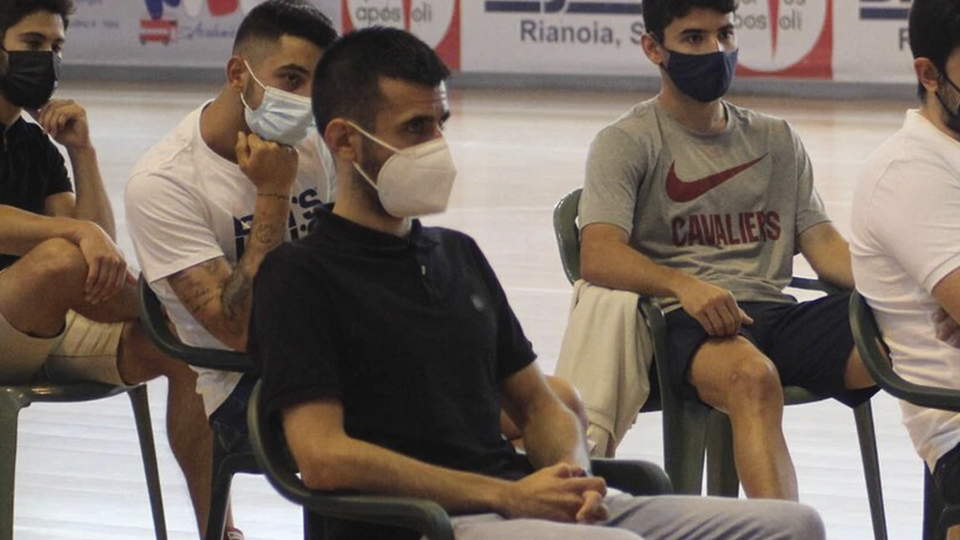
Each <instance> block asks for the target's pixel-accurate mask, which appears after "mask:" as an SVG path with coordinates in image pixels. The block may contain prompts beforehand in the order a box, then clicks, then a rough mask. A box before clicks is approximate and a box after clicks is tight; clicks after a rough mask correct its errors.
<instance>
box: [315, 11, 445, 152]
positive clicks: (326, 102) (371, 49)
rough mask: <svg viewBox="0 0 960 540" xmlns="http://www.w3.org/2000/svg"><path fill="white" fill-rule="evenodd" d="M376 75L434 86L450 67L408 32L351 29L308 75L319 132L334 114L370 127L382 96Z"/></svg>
mask: <svg viewBox="0 0 960 540" xmlns="http://www.w3.org/2000/svg"><path fill="white" fill-rule="evenodd" d="M381 77H386V78H390V79H400V80H402V81H406V82H410V83H414V84H419V85H422V86H427V87H430V88H434V87H436V86H439V85H440V83H442V82H443V81H445V80H446V79H447V78H448V77H450V70H449V69H448V68H447V66H445V65H444V64H443V61H442V60H440V57H439V56H437V53H435V52H434V51H433V49H431V48H430V46H429V45H427V44H426V43H424V42H422V41H420V40H419V39H418V38H417V37H416V36H414V35H413V34H410V33H409V32H405V31H403V30H398V29H395V28H385V27H382V26H373V27H370V28H364V29H362V30H357V31H356V32H351V33H349V34H347V35H345V36H343V37H342V38H340V39H339V40H338V41H337V42H336V43H334V44H333V46H331V47H330V48H329V49H328V50H327V52H326V53H325V54H324V55H323V58H322V59H321V60H320V64H318V65H317V71H316V73H314V76H313V96H312V98H313V116H314V118H315V119H316V121H317V129H319V130H320V133H323V132H324V130H326V129H327V124H328V123H330V120H333V119H334V118H338V117H345V118H350V119H353V120H355V121H356V122H358V123H359V124H360V125H361V126H362V127H364V128H365V129H371V130H372V129H373V125H372V124H373V121H374V119H375V118H376V114H377V112H378V111H379V110H380V106H381V102H382V101H383V95H382V94H381V93H380V78H381Z"/></svg>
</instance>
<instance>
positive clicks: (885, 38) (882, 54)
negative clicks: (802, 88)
mask: <svg viewBox="0 0 960 540" xmlns="http://www.w3.org/2000/svg"><path fill="white" fill-rule="evenodd" d="M909 14H910V0H841V1H839V2H838V3H837V14H836V21H837V24H836V26H837V34H838V36H839V38H840V39H838V40H837V44H836V48H835V50H834V54H833V59H834V60H833V61H834V65H836V75H835V77H834V79H835V80H838V81H852V82H860V81H869V82H884V83H887V82H907V83H909V82H914V81H916V80H917V78H916V75H914V72H913V54H911V52H910V38H909V34H908V32H907V16H908V15H909Z"/></svg>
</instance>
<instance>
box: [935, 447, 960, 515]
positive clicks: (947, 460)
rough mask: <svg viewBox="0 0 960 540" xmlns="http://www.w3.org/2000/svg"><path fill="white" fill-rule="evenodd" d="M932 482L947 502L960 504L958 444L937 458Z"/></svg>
mask: <svg viewBox="0 0 960 540" xmlns="http://www.w3.org/2000/svg"><path fill="white" fill-rule="evenodd" d="M933 483H934V484H935V485H936V486H937V489H938V490H940V496H942V497H943V500H944V501H946V503H947V504H960V445H957V446H955V447H954V448H953V450H950V451H949V452H947V453H946V454H944V455H942V456H940V459H938V460H937V468H936V469H934V470H933Z"/></svg>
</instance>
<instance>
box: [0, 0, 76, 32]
mask: <svg viewBox="0 0 960 540" xmlns="http://www.w3.org/2000/svg"><path fill="white" fill-rule="evenodd" d="M3 3H4V5H3V9H2V10H0V36H3V35H5V34H6V33H7V30H9V29H10V27H11V26H14V25H16V24H17V23H19V22H20V21H22V20H23V19H24V18H26V17H27V16H28V15H33V14H34V13H36V12H38V11H49V12H50V13H53V14H54V15H59V16H60V18H61V19H63V27H64V28H66V27H67V26H70V16H71V15H73V10H74V6H73V0H3Z"/></svg>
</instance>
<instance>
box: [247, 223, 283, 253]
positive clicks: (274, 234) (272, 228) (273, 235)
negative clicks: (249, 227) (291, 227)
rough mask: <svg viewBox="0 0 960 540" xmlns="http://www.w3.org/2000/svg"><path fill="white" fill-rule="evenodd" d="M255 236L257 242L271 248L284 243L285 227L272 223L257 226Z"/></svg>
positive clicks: (254, 228)
mask: <svg viewBox="0 0 960 540" xmlns="http://www.w3.org/2000/svg"><path fill="white" fill-rule="evenodd" d="M253 236H254V238H256V239H257V242H260V243H262V244H266V245H268V246H271V247H272V245H273V244H279V243H280V242H282V241H283V227H278V226H276V225H274V224H272V223H264V224H262V225H261V224H257V225H255V226H254V227H253Z"/></svg>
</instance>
